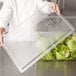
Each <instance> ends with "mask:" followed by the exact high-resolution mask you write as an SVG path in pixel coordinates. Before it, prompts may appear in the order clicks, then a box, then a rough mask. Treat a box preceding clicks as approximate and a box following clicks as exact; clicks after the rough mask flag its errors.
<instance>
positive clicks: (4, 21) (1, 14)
mask: <svg viewBox="0 0 76 76" xmlns="http://www.w3.org/2000/svg"><path fill="white" fill-rule="evenodd" d="M10 2H11V0H4V1H3V6H2V8H1V10H0V27H3V28H4V29H5V32H7V30H8V23H9V20H10V17H11V15H12V7H11V3H10Z"/></svg>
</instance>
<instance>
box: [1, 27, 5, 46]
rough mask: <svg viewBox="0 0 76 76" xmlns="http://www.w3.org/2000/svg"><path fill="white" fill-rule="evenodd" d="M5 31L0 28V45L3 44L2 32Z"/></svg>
mask: <svg viewBox="0 0 76 76" xmlns="http://www.w3.org/2000/svg"><path fill="white" fill-rule="evenodd" d="M4 31H5V29H4V28H0V46H2V45H3V32H4Z"/></svg>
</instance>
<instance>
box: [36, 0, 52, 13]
mask: <svg viewBox="0 0 76 76" xmlns="http://www.w3.org/2000/svg"><path fill="white" fill-rule="evenodd" d="M49 5H51V2H48V1H42V0H38V1H37V6H38V9H40V10H41V11H42V12H44V13H51V12H52V9H51V8H50V6H49Z"/></svg>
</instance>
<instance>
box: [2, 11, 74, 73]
mask: <svg viewBox="0 0 76 76" xmlns="http://www.w3.org/2000/svg"><path fill="white" fill-rule="evenodd" d="M30 21H31V22H30ZM30 24H32V25H33V26H32V25H30ZM73 32H74V28H73V27H72V25H71V24H70V23H69V22H68V21H67V20H66V19H65V18H63V17H62V16H61V15H58V14H57V13H54V12H53V13H51V14H48V15H46V14H45V13H42V12H41V11H38V12H37V13H35V14H34V15H32V16H31V18H30V19H28V20H27V21H26V22H25V23H23V24H21V26H20V27H18V28H17V27H16V30H14V31H13V32H11V33H10V34H7V35H6V36H5V37H4V45H3V47H4V49H5V51H6V52H7V53H8V55H9V56H10V57H11V59H12V60H13V62H14V64H15V65H16V66H17V68H18V69H19V71H20V72H24V71H25V70H27V69H28V68H29V67H30V66H32V65H33V64H35V63H36V62H37V61H38V60H39V59H40V58H41V57H43V56H44V55H45V54H46V53H48V52H49V51H50V50H51V49H53V48H54V47H55V46H56V45H57V44H58V43H60V42H61V41H62V40H63V39H65V38H66V37H67V36H69V35H70V34H72V33H73Z"/></svg>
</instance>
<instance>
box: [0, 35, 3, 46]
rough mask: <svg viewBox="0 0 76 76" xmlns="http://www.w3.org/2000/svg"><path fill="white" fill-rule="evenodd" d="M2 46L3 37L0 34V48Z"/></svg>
mask: <svg viewBox="0 0 76 76" xmlns="http://www.w3.org/2000/svg"><path fill="white" fill-rule="evenodd" d="M2 45H3V36H2V34H0V46H2Z"/></svg>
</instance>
